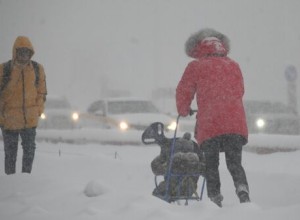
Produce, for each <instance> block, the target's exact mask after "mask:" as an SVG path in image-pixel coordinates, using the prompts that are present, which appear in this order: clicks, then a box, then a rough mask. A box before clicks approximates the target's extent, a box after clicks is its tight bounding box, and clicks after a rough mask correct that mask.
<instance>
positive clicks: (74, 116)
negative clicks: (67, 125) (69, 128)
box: [72, 112, 79, 121]
mask: <svg viewBox="0 0 300 220" xmlns="http://www.w3.org/2000/svg"><path fill="white" fill-rule="evenodd" d="M72 119H73V121H78V119H79V114H78V113H77V112H74V113H73V114H72Z"/></svg>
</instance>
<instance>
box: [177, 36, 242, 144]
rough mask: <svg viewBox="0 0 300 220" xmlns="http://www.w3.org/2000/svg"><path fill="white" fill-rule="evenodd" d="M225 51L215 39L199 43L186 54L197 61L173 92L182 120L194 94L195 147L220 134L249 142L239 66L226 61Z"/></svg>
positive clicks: (206, 39) (231, 61)
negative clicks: (230, 135)
mask: <svg viewBox="0 0 300 220" xmlns="http://www.w3.org/2000/svg"><path fill="white" fill-rule="evenodd" d="M227 46H228V45H227ZM228 50H229V48H227V47H226V45H224V43H223V42H222V41H220V40H219V39H217V38H205V39H204V40H202V41H201V42H199V43H198V44H197V45H195V48H193V49H192V53H190V54H189V55H190V56H192V57H194V58H196V60H194V61H192V62H190V63H189V64H188V66H187V67H186V69H185V72H184V74H183V76H182V78H181V80H180V82H179V84H178V86H177V89H176V104H177V111H178V113H179V114H180V115H182V116H186V115H188V113H189V110H190V105H191V102H192V100H193V98H194V95H195V94H196V100H197V106H198V113H197V123H196V128H195V138H196V140H197V141H198V144H201V143H202V142H203V141H205V140H207V139H210V138H213V137H216V136H219V135H223V134H239V135H242V136H244V137H245V139H246V140H247V139H248V129H247V124H246V117H245V111H244V107H243V102H242V98H243V95H244V83H243V76H242V73H241V70H240V68H239V65H238V64H237V63H236V62H234V61H233V60H231V59H230V58H229V57H227V53H228Z"/></svg>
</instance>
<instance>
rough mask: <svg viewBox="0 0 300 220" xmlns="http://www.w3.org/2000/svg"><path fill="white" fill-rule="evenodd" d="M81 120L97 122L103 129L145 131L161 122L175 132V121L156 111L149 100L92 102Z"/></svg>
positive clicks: (124, 99) (120, 99) (117, 99)
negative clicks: (152, 124) (154, 123)
mask: <svg viewBox="0 0 300 220" xmlns="http://www.w3.org/2000/svg"><path fill="white" fill-rule="evenodd" d="M80 117H82V118H83V120H90V121H92V122H98V123H99V124H101V125H102V126H101V127H104V128H108V129H110V128H117V129H120V130H123V131H125V130H128V129H133V130H145V129H146V128H147V127H148V126H149V125H150V124H151V123H153V122H162V123H163V124H165V126H166V129H167V130H175V127H176V120H174V119H173V118H171V117H169V116H167V115H166V114H163V113H161V112H159V111H158V109H157V108H156V107H155V106H154V105H153V103H152V102H151V101H149V100H145V99H138V98H110V99H102V100H98V101H95V102H93V103H92V104H91V105H90V106H89V107H88V109H87V114H83V115H82V116H80Z"/></svg>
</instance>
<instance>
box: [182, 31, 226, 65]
mask: <svg viewBox="0 0 300 220" xmlns="http://www.w3.org/2000/svg"><path fill="white" fill-rule="evenodd" d="M229 50H230V43H229V39H228V37H227V36H226V35H224V34H222V33H220V32H218V31H215V30H214V29H211V28H205V29H202V30H200V31H199V32H197V33H194V34H193V35H191V36H190V37H189V38H188V40H187V41H186V43H185V52H186V54H187V55H188V56H189V57H192V58H196V59H199V58H201V57H203V56H208V55H223V56H224V55H225V56H226V55H227V54H228V53H229Z"/></svg>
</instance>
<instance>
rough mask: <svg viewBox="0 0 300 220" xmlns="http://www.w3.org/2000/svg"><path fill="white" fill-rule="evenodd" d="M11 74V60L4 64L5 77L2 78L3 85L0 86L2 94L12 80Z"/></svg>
mask: <svg viewBox="0 0 300 220" xmlns="http://www.w3.org/2000/svg"><path fill="white" fill-rule="evenodd" d="M10 74H11V60H9V61H7V62H6V63H4V64H3V76H2V77H3V78H2V83H1V85H0V92H2V91H3V90H4V89H5V87H6V86H7V83H8V82H9V80H10Z"/></svg>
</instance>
